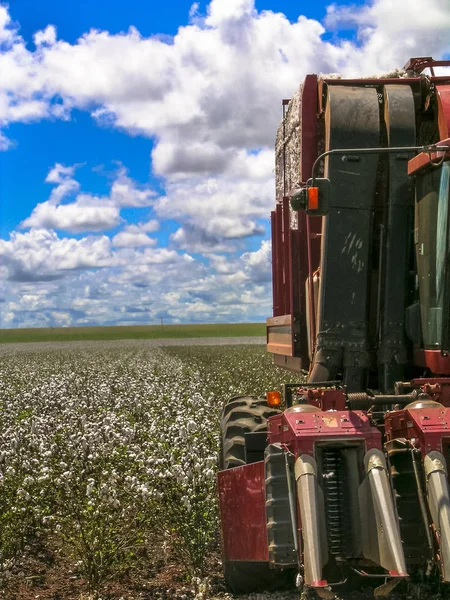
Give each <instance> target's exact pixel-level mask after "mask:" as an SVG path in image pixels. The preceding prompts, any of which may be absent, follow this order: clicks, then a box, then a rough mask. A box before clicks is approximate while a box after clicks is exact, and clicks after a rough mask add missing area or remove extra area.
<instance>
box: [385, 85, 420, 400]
mask: <svg viewBox="0 0 450 600" xmlns="http://www.w3.org/2000/svg"><path fill="white" fill-rule="evenodd" d="M384 100H385V105H384V109H385V113H384V115H385V122H386V130H387V136H388V144H389V146H413V145H414V144H415V139H416V127H415V109H414V98H413V93H412V90H411V88H410V87H409V86H406V85H389V86H385V88H384ZM412 156H413V154H411V153H410V154H408V153H403V154H402V153H399V154H389V157H388V164H389V191H388V207H387V219H386V226H385V234H384V236H383V237H384V240H385V248H384V260H383V268H384V285H383V289H382V293H381V294H380V297H381V298H382V307H383V310H382V311H381V319H382V320H381V331H380V347H379V353H378V363H379V365H380V370H379V371H380V373H379V389H380V390H381V391H382V392H384V393H387V392H392V391H393V390H394V383H395V381H402V380H403V378H404V365H405V364H407V362H408V356H407V346H406V339H405V310H406V304H407V285H408V262H409V254H410V251H411V247H412V244H411V232H412V227H413V220H414V187H413V182H412V177H409V176H408V160H409V159H410V158H411V157H412Z"/></svg>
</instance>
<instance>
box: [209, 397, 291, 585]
mask: <svg viewBox="0 0 450 600" xmlns="http://www.w3.org/2000/svg"><path fill="white" fill-rule="evenodd" d="M280 412H281V411H280V410H277V409H274V408H271V407H270V406H268V405H267V401H266V399H265V398H258V397H257V396H235V397H234V398H231V399H230V400H229V401H228V402H227V404H226V405H225V406H224V409H223V411H222V418H221V420H220V431H221V452H220V468H221V469H231V468H233V467H240V466H242V465H245V464H246V462H245V438H244V436H245V434H246V433H255V432H262V431H267V419H268V418H269V417H271V416H273V415H277V414H279V413H280ZM223 570H224V575H225V583H226V585H227V588H228V589H229V590H230V591H231V592H233V593H234V594H248V593H252V592H262V591H276V590H280V589H286V588H287V587H290V586H291V585H292V578H293V576H292V572H290V571H284V572H283V571H280V570H278V569H271V568H270V567H269V563H268V562H252V561H242V562H240V561H226V560H224V561H223Z"/></svg>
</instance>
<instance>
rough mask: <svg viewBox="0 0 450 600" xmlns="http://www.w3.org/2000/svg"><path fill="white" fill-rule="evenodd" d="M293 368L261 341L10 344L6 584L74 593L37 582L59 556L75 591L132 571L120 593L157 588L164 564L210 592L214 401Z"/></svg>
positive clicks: (1, 381) (3, 453) (3, 471)
mask: <svg viewBox="0 0 450 600" xmlns="http://www.w3.org/2000/svg"><path fill="white" fill-rule="evenodd" d="M289 378H290V376H289V374H286V373H284V372H282V371H280V370H277V369H276V368H275V367H273V366H272V364H271V360H270V357H269V356H267V355H266V352H265V349H264V346H256V345H254V346H217V347H211V346H190V347H177V348H157V347H154V346H151V345H149V344H148V343H146V342H145V341H140V342H138V341H136V342H133V343H131V342H127V343H123V342H122V343H114V344H103V345H102V344H90V345H83V344H82V345H80V344H66V345H60V346H52V345H46V346H45V345H44V346H40V347H39V349H34V350H32V351H30V350H24V347H19V346H18V347H12V346H8V347H5V346H4V347H3V348H2V353H1V363H0V433H1V435H0V569H1V570H0V578H1V584H2V589H3V590H4V591H3V592H2V593H3V597H4V598H16V597H17V598H50V597H51V598H53V597H64V598H66V597H67V598H68V597H69V595H68V594H69V592H68V591H67V592H66V593H65V595H64V594H63V595H62V596H50V595H45V588H46V586H47V587H48V577H47V571H46V568H47V566H48V568H49V570H50V571H51V569H52V568H53V569H54V568H56V567H55V565H56V566H57V567H58V569H60V570H62V573H63V577H62V579H63V580H64V581H65V582H67V581H70V582H72V584H73V586H75V588H74V589H76V590H78V591H79V593H85V594H91V595H92V596H95V595H96V594H100V593H102V590H104V589H105V587H104V586H105V585H106V584H108V585H110V586H111V585H112V584H114V583H115V582H116V583H117V585H119V586H122V587H120V589H121V590H123V589H125V588H126V585H127V584H126V582H127V581H129V582H131V581H133V582H136V581H139V582H140V586H141V588H140V589H141V592H139V593H140V594H144V595H140V596H139V595H138V594H136V596H133V595H126V596H125V597H126V598H134V597H136V598H137V597H140V598H141V597H142V598H146V597H154V596H152V595H150V596H146V595H145V593H144V592H143V591H142V590H145V586H146V585H147V584H148V585H150V584H149V582H150V580H151V578H152V577H154V576H156V575H157V574H158V572H159V571H160V570H161V569H163V568H164V567H166V566H167V565H168V564H171V565H178V567H179V568H178V569H177V577H178V578H180V577H182V578H183V577H184V578H185V580H186V594H187V596H186V597H192V594H191V596H189V594H190V593H191V590H192V589H194V588H195V590H196V593H197V595H198V597H202V596H203V597H207V595H208V594H207V592H206V591H204V590H205V589H206V588H207V587H208V584H207V582H208V577H209V576H210V570H211V566H210V565H211V563H210V561H211V556H217V550H218V547H219V539H218V520H217V504H216V489H215V473H216V470H217V458H218V447H219V432H218V421H219V414H220V411H221V408H222V405H223V403H224V401H225V400H226V399H227V398H229V397H230V396H233V395H236V394H245V393H257V394H263V393H264V392H265V390H266V389H268V388H272V389H274V388H275V387H278V388H279V387H280V385H281V384H282V383H283V381H285V380H286V379H289ZM42 557H44V558H42ZM38 560H39V561H40V562H39V568H37V566H36V565H37V561H38ZM42 563H45V565H46V567H45V568H43V567H42ZM36 570H37V571H38V573H36V572H35V571H36ZM130 574H131V575H130ZM133 574H134V575H133ZM124 582H125V583H124ZM205 582H206V583H205ZM72 584H71V585H72ZM54 585H56V584H54ZM168 585H170V582H169V583H168ZM123 586H125V588H124V587H123ZM130 586H131V583H130ZM205 586H206V588H205ZM54 589H55V590H56V592H57V593H61V592H60V591H58V589H57V585H56V587H55V588H54ZM71 589H72V588H71ZM126 589H128V588H126ZM133 589H134V588H133ZM24 590H25V591H24ZM27 590H28V592H27ZM202 590H203V591H202ZM19 591H20V593H19ZM130 591H131V588H130ZM27 593H29V595H27ZM192 593H194V592H192ZM5 594H6V595H5ZM8 594H9V595H8ZM21 594H22V595H21ZM74 597H78V596H74ZM168 597H170V595H169V596H168Z"/></svg>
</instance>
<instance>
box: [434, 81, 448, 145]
mask: <svg viewBox="0 0 450 600" xmlns="http://www.w3.org/2000/svg"><path fill="white" fill-rule="evenodd" d="M436 92H437V99H438V108H439V114H438V124H439V139H441V140H443V139H445V138H448V137H450V85H437V86H436Z"/></svg>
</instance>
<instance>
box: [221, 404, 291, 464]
mask: <svg viewBox="0 0 450 600" xmlns="http://www.w3.org/2000/svg"><path fill="white" fill-rule="evenodd" d="M279 413H280V411H279V410H277V409H274V408H271V407H270V406H268V405H267V401H266V399H265V398H258V397H257V396H235V397H234V398H231V399H230V400H229V401H228V402H227V403H226V404H225V406H224V408H223V411H222V418H221V420H220V432H221V452H220V468H221V469H231V468H232V467H240V466H242V465H245V438H244V435H245V434H246V433H255V432H260V431H266V430H267V419H268V418H269V417H271V416H272V415H277V414H279Z"/></svg>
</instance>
